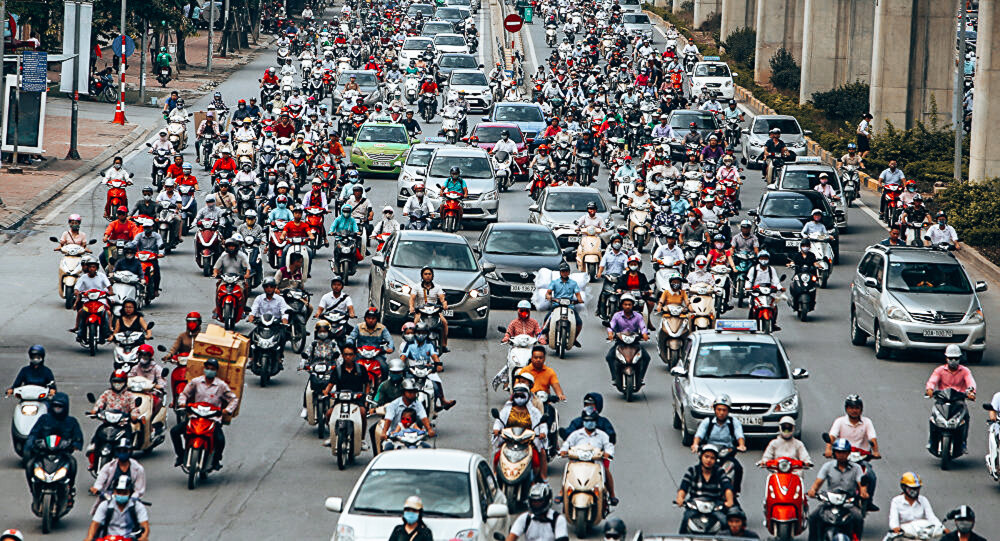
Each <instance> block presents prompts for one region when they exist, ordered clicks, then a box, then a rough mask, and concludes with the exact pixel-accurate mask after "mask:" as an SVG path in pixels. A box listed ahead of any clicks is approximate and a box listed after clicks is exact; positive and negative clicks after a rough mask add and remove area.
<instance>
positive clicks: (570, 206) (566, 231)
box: [528, 186, 614, 248]
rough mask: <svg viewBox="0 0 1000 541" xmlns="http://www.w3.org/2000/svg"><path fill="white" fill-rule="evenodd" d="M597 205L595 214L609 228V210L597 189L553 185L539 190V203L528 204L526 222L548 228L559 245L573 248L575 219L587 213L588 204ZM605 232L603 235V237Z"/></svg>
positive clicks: (576, 238) (611, 224) (577, 238)
mask: <svg viewBox="0 0 1000 541" xmlns="http://www.w3.org/2000/svg"><path fill="white" fill-rule="evenodd" d="M590 202H593V203H595V204H597V216H598V217H600V218H601V219H602V220H604V223H606V224H607V229H608V231H611V230H613V229H614V221H613V220H612V219H611V211H610V210H608V205H607V204H606V203H605V202H604V198H603V197H601V192H599V191H597V189H596V188H590V187H584V186H552V187H549V188H546V189H545V191H543V192H542V195H541V197H540V198H539V199H538V202H537V203H535V204H534V205H531V206H530V207H528V212H529V213H530V214H529V215H528V221H529V222H530V223H533V224H541V225H544V226H545V227H548V228H549V229H551V230H552V232H553V233H555V234H556V239H557V240H558V241H559V247H560V248H570V247H576V246H577V245H579V244H580V235H579V234H578V233H577V232H576V224H575V223H574V222H575V221H576V220H579V219H580V218H582V217H583V216H584V215H585V214H587V204H588V203H590ZM607 236H608V234H607V233H606V234H605V235H604V237H605V239H606V238H607Z"/></svg>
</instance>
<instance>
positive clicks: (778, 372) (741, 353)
mask: <svg viewBox="0 0 1000 541" xmlns="http://www.w3.org/2000/svg"><path fill="white" fill-rule="evenodd" d="M694 376H695V377H696V378H747V379H786V378H788V372H787V370H786V369H785V363H784V361H783V360H782V359H781V353H780V352H779V351H778V346H776V345H775V344H768V343H747V342H717V343H707V344H702V345H701V347H699V348H698V356H697V357H696V358H695V361H694Z"/></svg>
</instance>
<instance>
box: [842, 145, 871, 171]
mask: <svg viewBox="0 0 1000 541" xmlns="http://www.w3.org/2000/svg"><path fill="white" fill-rule="evenodd" d="M845 165H853V166H855V167H857V168H858V169H859V170H864V168H865V161H864V159H863V158H862V157H861V155H860V154H858V145H856V144H854V143H847V154H844V155H843V156H841V157H840V159H839V160H837V170H838V171H839V172H840V173H841V174H843V171H842V170H843V168H844V166H845Z"/></svg>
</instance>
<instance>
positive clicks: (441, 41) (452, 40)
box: [434, 34, 465, 47]
mask: <svg viewBox="0 0 1000 541" xmlns="http://www.w3.org/2000/svg"><path fill="white" fill-rule="evenodd" d="M434 45H445V46H448V45H457V46H459V47H461V46H464V45H465V38H463V37H462V36H447V35H443V34H438V35H436V36H434Z"/></svg>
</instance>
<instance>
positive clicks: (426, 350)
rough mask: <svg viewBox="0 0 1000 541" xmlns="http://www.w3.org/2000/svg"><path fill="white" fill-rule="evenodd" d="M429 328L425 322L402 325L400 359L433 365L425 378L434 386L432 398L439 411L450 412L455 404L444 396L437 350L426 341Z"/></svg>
mask: <svg viewBox="0 0 1000 541" xmlns="http://www.w3.org/2000/svg"><path fill="white" fill-rule="evenodd" d="M428 331H429V328H428V325H427V322H424V323H422V324H420V325H415V324H413V323H405V324H404V325H403V343H402V345H400V351H399V353H400V357H399V358H400V359H401V360H402V361H403V362H409V361H410V360H411V359H413V360H418V361H424V362H426V361H431V362H432V363H434V370H433V371H432V372H431V373H430V375H428V376H427V379H429V380H431V382H432V383H433V384H434V396H435V398H437V399H438V401H439V402H440V404H441V409H443V410H450V409H451V408H453V407H454V406H455V404H456V401H454V400H448V399H447V398H445V396H444V382H442V381H441V376H439V375H438V372H441V371H442V370H444V365H443V363H442V362H441V358H440V357H438V353H437V349H436V348H435V347H434V344H433V343H432V342H430V341H429V340H428V337H429V336H428V335H429V332H428Z"/></svg>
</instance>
